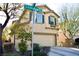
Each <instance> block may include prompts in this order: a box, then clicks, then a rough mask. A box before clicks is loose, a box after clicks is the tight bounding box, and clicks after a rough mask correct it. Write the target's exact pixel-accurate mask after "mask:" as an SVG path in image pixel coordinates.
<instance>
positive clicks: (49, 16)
mask: <svg viewBox="0 0 79 59" xmlns="http://www.w3.org/2000/svg"><path fill="white" fill-rule="evenodd" d="M48 22H49V24H50V16H49V17H48Z"/></svg>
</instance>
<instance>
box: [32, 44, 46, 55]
mask: <svg viewBox="0 0 79 59" xmlns="http://www.w3.org/2000/svg"><path fill="white" fill-rule="evenodd" d="M46 55H47V54H46V53H44V52H43V51H41V47H40V46H39V44H33V56H46Z"/></svg>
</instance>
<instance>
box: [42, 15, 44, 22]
mask: <svg viewBox="0 0 79 59" xmlns="http://www.w3.org/2000/svg"><path fill="white" fill-rule="evenodd" d="M42 23H44V15H42Z"/></svg>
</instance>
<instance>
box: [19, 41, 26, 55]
mask: <svg viewBox="0 0 79 59" xmlns="http://www.w3.org/2000/svg"><path fill="white" fill-rule="evenodd" d="M19 51H20V53H21V54H22V55H24V54H25V53H26V51H27V45H26V41H24V40H21V42H20V43H19Z"/></svg>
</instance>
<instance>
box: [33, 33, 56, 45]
mask: <svg viewBox="0 0 79 59" xmlns="http://www.w3.org/2000/svg"><path fill="white" fill-rule="evenodd" d="M33 42H34V43H38V44H40V46H55V35H39V34H35V35H34V39H33Z"/></svg>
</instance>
